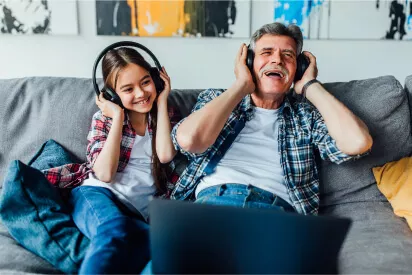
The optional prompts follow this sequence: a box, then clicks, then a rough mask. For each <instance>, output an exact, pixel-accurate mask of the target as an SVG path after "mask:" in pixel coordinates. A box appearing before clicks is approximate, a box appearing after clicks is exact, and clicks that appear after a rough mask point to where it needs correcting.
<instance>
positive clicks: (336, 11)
mask: <svg viewBox="0 0 412 275" xmlns="http://www.w3.org/2000/svg"><path fill="white" fill-rule="evenodd" d="M274 21H276V22H283V23H286V24H290V23H293V24H297V25H299V26H300V28H301V29H302V31H303V33H304V36H305V38H307V39H365V40H374V39H375V40H376V39H395V40H412V1H411V0H392V1H390V0H389V1H388V0H358V1H350V0H297V1H296V0H274Z"/></svg>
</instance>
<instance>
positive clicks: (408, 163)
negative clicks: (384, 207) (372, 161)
mask: <svg viewBox="0 0 412 275" xmlns="http://www.w3.org/2000/svg"><path fill="white" fill-rule="evenodd" d="M372 171H373V175H374V176H375V179H376V182H377V184H378V188H379V190H380V191H381V192H382V194H383V195H385V197H386V198H387V199H388V201H389V202H390V203H391V205H392V208H393V210H394V213H395V215H397V216H399V217H403V218H405V219H406V221H407V223H408V224H409V227H410V228H411V230H412V157H406V158H403V159H400V160H398V161H393V162H389V163H386V164H385V165H383V166H382V167H375V168H373V169H372Z"/></svg>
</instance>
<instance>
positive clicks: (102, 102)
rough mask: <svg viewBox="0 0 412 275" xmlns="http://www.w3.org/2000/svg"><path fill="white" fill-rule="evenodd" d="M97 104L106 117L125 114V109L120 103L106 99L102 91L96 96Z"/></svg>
mask: <svg viewBox="0 0 412 275" xmlns="http://www.w3.org/2000/svg"><path fill="white" fill-rule="evenodd" d="M96 104H97V107H99V109H100V110H101V111H102V113H103V115H104V116H106V117H110V118H115V117H118V116H122V115H124V111H123V109H122V108H121V107H120V106H119V105H117V104H115V103H113V102H111V101H110V100H107V99H105V98H104V97H103V93H100V95H99V96H98V97H97V96H96Z"/></svg>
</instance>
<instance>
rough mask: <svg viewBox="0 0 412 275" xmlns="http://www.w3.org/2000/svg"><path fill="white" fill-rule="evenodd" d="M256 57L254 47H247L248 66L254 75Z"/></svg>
mask: <svg viewBox="0 0 412 275" xmlns="http://www.w3.org/2000/svg"><path fill="white" fill-rule="evenodd" d="M254 58H255V53H254V52H253V50H252V49H250V48H249V47H247V56H246V66H247V67H248V68H249V70H250V72H251V73H252V75H253V59H254Z"/></svg>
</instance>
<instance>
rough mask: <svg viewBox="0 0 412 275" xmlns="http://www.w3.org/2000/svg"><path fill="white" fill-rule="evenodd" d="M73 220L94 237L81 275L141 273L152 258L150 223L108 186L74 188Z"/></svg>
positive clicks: (85, 233) (91, 238) (80, 272)
mask: <svg viewBox="0 0 412 275" xmlns="http://www.w3.org/2000/svg"><path fill="white" fill-rule="evenodd" d="M70 202H71V204H72V205H73V208H74V210H73V213H72V216H73V220H74V222H75V223H76V225H77V227H78V228H79V229H80V231H81V232H82V233H83V234H84V235H86V236H87V237H88V238H89V239H90V241H91V242H90V246H89V248H88V250H87V252H86V255H85V257H84V260H83V262H82V265H81V267H80V271H79V274H108V273H117V274H119V273H139V272H141V271H142V270H143V268H144V267H145V266H146V264H147V263H148V262H149V260H150V250H149V248H150V245H149V225H148V224H147V223H146V222H145V221H144V219H143V217H142V216H140V215H138V214H135V213H133V212H132V211H130V210H129V209H127V208H126V206H125V205H124V204H122V203H121V202H120V201H119V199H117V197H116V196H115V195H114V194H113V193H112V192H111V191H110V190H109V189H107V188H104V187H96V186H79V187H76V188H74V189H73V190H72V191H71V196H70Z"/></svg>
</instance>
